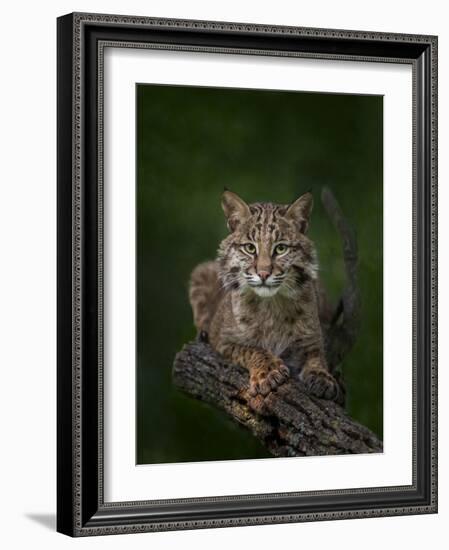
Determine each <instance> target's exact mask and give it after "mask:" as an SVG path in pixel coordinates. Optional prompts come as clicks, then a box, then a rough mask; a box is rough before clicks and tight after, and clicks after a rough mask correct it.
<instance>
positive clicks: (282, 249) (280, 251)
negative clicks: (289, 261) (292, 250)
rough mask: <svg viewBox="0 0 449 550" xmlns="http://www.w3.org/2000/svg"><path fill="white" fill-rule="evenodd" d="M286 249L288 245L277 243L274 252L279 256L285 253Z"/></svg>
mask: <svg viewBox="0 0 449 550" xmlns="http://www.w3.org/2000/svg"><path fill="white" fill-rule="evenodd" d="M287 250H288V246H287V245H286V244H277V245H276V246H275V247H274V253H275V254H277V255H278V256H281V255H282V254H285V253H286V252H287Z"/></svg>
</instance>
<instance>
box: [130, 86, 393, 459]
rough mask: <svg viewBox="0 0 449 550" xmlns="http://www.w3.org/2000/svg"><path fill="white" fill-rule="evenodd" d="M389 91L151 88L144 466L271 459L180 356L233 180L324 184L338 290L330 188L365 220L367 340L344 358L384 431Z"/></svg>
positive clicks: (238, 183) (147, 101) (141, 104)
mask: <svg viewBox="0 0 449 550" xmlns="http://www.w3.org/2000/svg"><path fill="white" fill-rule="evenodd" d="M382 125H383V102H382V97H380V96H362V95H339V94H321V93H301V92H279V91H261V90H236V89H221V88H197V87H185V86H182V87H181V86H179V87H178V86H158V85H138V86H137V173H138V178H137V220H138V221H137V332H138V333H137V463H139V464H142V463H162V462H183V461H200V460H227V459H233V458H240V459H243V458H260V457H267V456H269V455H268V453H267V452H266V450H265V449H264V448H263V447H262V446H261V445H260V444H259V443H258V442H257V441H255V439H254V438H253V436H252V435H250V434H249V433H247V432H246V431H245V430H244V429H243V428H241V427H240V426H238V425H236V424H235V423H234V422H233V421H231V420H230V419H229V418H228V417H227V416H226V415H225V414H224V413H222V412H220V411H217V410H215V409H214V408H212V407H210V406H208V405H206V404H204V403H201V402H199V401H197V400H195V399H192V398H189V397H187V396H184V395H182V394H181V393H180V392H179V391H177V390H176V389H175V388H174V387H173V385H172V382H171V367H172V364H173V359H174V356H175V354H176V352H177V351H178V350H180V349H181V347H182V346H183V344H185V343H186V342H188V341H189V340H191V339H192V338H194V336H195V329H194V327H193V324H192V315H191V310H190V306H189V302H188V298H187V283H188V279H189V274H190V272H191V270H192V269H193V268H194V266H195V265H196V264H197V263H199V262H201V261H204V260H206V259H212V258H214V257H215V252H216V249H217V246H218V244H219V242H220V240H221V239H222V238H223V237H224V236H225V235H226V227H225V223H224V219H223V214H222V211H221V207H220V196H221V193H222V190H223V187H224V186H226V187H229V188H230V189H231V190H233V191H235V192H237V193H239V194H240V195H241V196H242V197H243V198H245V199H246V200H247V201H248V202H254V201H272V202H279V203H288V202H291V201H292V200H293V199H295V198H296V197H297V196H299V195H300V194H301V193H303V192H305V191H307V190H311V191H312V192H313V194H314V197H315V208H314V212H313V215H312V222H311V228H310V236H311V238H312V239H313V240H314V241H315V242H316V246H317V249H318V254H319V258H320V267H321V277H322V278H323V280H324V282H325V284H326V285H327V288H328V289H329V293H330V295H331V296H332V297H333V298H334V299H337V298H338V296H339V293H340V291H341V290H342V288H343V286H344V283H345V277H344V270H343V261H342V252H341V242H340V240H339V237H338V235H337V233H336V230H335V229H334V227H333V226H332V224H331V223H330V221H329V219H328V218H327V216H326V214H325V212H324V209H323V207H322V205H321V202H320V198H319V197H320V192H321V189H322V187H323V186H324V185H328V186H330V187H331V189H332V190H333V192H334V194H335V195H336V197H337V199H338V201H339V202H340V205H341V207H342V209H343V212H344V214H345V216H346V217H347V218H348V219H349V220H350V222H351V223H352V224H353V226H354V227H355V229H356V231H357V235H358V244H359V255H360V264H359V281H360V288H361V294H362V326H361V332H360V337H359V339H358V342H357V344H356V346H355V347H354V349H353V350H352V351H351V353H350V355H349V356H348V357H347V358H346V361H345V363H344V365H343V372H344V374H345V378H346V382H347V386H348V403H347V407H348V410H349V413H350V414H351V415H352V416H354V417H355V418H356V419H358V420H359V421H360V422H362V423H363V424H365V425H367V426H368V427H370V428H371V429H372V430H374V431H375V432H376V433H378V434H379V435H380V436H382V425H383V417H382V409H383V401H382V397H383V396H382V385H383V381H382V331H383V323H382V312H383V309H382V302H383V295H382V238H383V237H382V174H383V159H382V150H383V142H382V135H383V130H382V128H383V126H382Z"/></svg>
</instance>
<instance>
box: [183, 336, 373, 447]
mask: <svg viewBox="0 0 449 550" xmlns="http://www.w3.org/2000/svg"><path fill="white" fill-rule="evenodd" d="M173 379H174V383H175V385H176V386H177V387H178V388H180V389H181V390H183V391H185V392H186V393H188V394H189V395H191V396H193V397H196V398H197V399H201V400H203V401H206V402H208V403H210V404H212V405H214V406H215V407H218V408H220V409H222V410H224V411H225V412H226V413H227V414H229V415H230V416H231V417H232V418H233V419H234V420H235V421H236V422H238V423H240V424H242V425H243V426H245V427H246V428H248V429H249V430H250V431H251V432H252V433H253V435H255V436H256V437H257V438H258V439H259V440H260V441H261V442H262V444H263V445H264V446H265V447H266V448H267V449H268V450H269V451H270V452H271V453H272V454H273V455H274V456H306V455H309V456H310V455H335V454H348V453H375V452H381V451H382V442H381V441H379V439H378V438H377V437H376V436H375V434H374V433H373V432H371V431H370V430H368V428H366V427H364V426H362V425H361V424H359V423H357V422H356V421H354V420H352V419H351V418H350V417H349V416H348V415H347V414H346V412H345V411H344V409H343V408H342V407H340V406H339V405H337V404H336V403H334V402H332V401H327V400H324V399H317V398H315V397H311V396H309V395H308V394H307V393H305V391H304V389H303V387H302V385H301V383H300V382H299V381H296V380H289V381H287V382H286V383H285V384H283V385H282V386H280V387H279V388H278V389H277V390H276V391H274V392H271V393H270V394H269V395H267V396H266V397H265V398H264V397H262V396H256V397H254V398H252V397H250V396H249V395H248V392H247V387H248V373H247V371H246V370H245V369H244V368H242V367H239V366H237V365H231V364H228V363H226V362H225V361H224V360H223V359H222V358H221V356H219V355H218V354H217V353H215V352H214V351H213V350H212V348H211V347H210V346H209V345H208V344H206V343H204V342H191V343H190V344H187V345H186V346H184V348H183V349H182V350H181V351H180V352H179V353H178V354H177V356H176V359H175V363H174V367H173Z"/></svg>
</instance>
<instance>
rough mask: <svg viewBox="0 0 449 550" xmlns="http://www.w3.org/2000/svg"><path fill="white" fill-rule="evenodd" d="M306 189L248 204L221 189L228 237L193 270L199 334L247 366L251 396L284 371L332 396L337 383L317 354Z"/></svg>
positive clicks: (268, 388) (272, 383) (273, 383)
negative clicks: (291, 198) (277, 200)
mask: <svg viewBox="0 0 449 550" xmlns="http://www.w3.org/2000/svg"><path fill="white" fill-rule="evenodd" d="M312 206H313V199H312V195H311V194H310V193H306V194H304V195H302V196H301V197H299V199H297V200H296V201H295V202H294V203H292V204H290V205H279V204H273V203H254V204H247V203H246V202H245V201H243V199H241V198H240V197H239V196H238V195H236V194H235V193H232V192H231V191H225V192H224V193H223V197H222V207H223V211H224V213H225V217H226V220H227V225H228V228H229V231H230V233H229V235H228V236H227V237H226V238H225V239H224V240H223V241H222V242H221V244H220V246H219V249H218V255H217V259H216V260H215V261H214V262H207V263H205V264H200V265H199V266H197V267H196V268H195V270H194V271H193V273H192V276H191V282H190V291H189V297H190V303H191V305H192V310H193V317H194V323H195V325H196V327H197V329H198V331H199V332H201V333H202V334H204V333H207V334H208V339H209V342H210V344H211V345H212V346H213V347H214V349H215V350H216V351H217V352H218V353H220V354H222V355H223V356H224V357H225V358H226V359H227V360H229V361H231V362H234V363H236V364H239V365H241V366H243V367H245V368H247V369H248V371H249V375H250V387H249V392H250V394H251V395H256V394H257V393H261V394H262V395H266V394H267V393H269V392H270V391H271V390H273V389H275V388H276V387H277V386H278V385H279V384H282V383H283V382H284V381H285V380H286V379H287V378H288V377H289V375H295V376H296V375H297V376H299V377H300V378H301V379H302V381H303V382H304V383H305V385H306V387H307V388H308V390H309V391H310V392H311V393H313V394H315V395H317V396H320V397H325V398H329V399H333V398H335V397H336V396H337V392H338V386H337V384H336V382H335V380H334V378H333V377H332V375H331V374H330V373H329V371H328V369H327V365H326V361H325V357H324V349H323V337H322V333H321V324H320V318H319V299H320V297H319V292H318V290H317V289H318V261H317V254H316V251H315V247H314V244H313V242H312V241H311V240H310V239H309V238H308V237H307V229H308V225H309V220H310V214H311V211H312Z"/></svg>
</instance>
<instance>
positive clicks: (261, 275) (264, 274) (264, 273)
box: [257, 271, 271, 283]
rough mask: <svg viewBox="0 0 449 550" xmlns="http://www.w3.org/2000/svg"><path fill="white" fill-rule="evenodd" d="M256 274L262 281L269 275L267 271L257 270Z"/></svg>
mask: <svg viewBox="0 0 449 550" xmlns="http://www.w3.org/2000/svg"><path fill="white" fill-rule="evenodd" d="M257 275H259V277H260V278H261V280H262V282H263V283H264V282H265V281H266V280H267V279H268V277H269V276H270V275H271V273H270V272H269V271H258V272H257Z"/></svg>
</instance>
